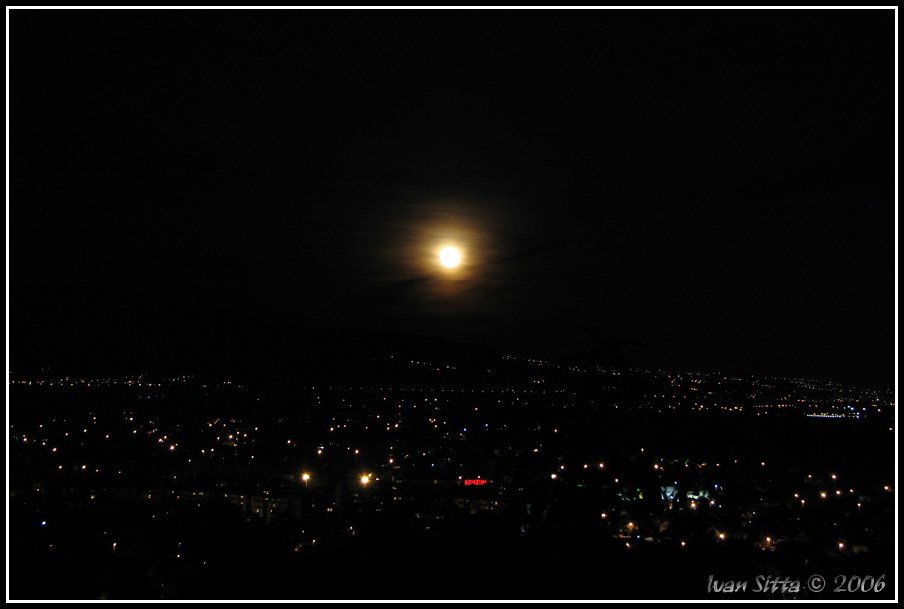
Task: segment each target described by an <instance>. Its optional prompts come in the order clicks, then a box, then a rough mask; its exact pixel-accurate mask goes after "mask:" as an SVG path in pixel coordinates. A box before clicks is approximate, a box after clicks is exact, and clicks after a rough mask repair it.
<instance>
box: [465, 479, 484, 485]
mask: <svg viewBox="0 0 904 609" xmlns="http://www.w3.org/2000/svg"><path fill="white" fill-rule="evenodd" d="M486 483H487V481H486V480H480V479H477V480H465V486H471V485H472V484H476V485H477V486H480V485H482V484H486Z"/></svg>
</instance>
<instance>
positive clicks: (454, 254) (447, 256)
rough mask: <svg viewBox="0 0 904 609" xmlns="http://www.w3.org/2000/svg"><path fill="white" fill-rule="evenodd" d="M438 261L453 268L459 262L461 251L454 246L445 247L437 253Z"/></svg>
mask: <svg viewBox="0 0 904 609" xmlns="http://www.w3.org/2000/svg"><path fill="white" fill-rule="evenodd" d="M439 261H440V262H441V263H442V265H443V266H444V267H446V268H450V269H451V268H454V267H456V266H458V265H459V264H460V263H461V252H459V251H458V250H457V249H455V248H454V247H447V248H445V249H444V250H443V251H441V252H440V253H439Z"/></svg>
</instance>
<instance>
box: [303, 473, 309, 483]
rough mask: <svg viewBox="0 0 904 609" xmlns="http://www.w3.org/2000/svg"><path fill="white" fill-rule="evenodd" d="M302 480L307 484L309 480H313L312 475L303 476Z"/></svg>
mask: <svg viewBox="0 0 904 609" xmlns="http://www.w3.org/2000/svg"><path fill="white" fill-rule="evenodd" d="M301 479H302V480H304V481H305V482H307V481H308V480H310V479H311V475H310V474H302V475H301Z"/></svg>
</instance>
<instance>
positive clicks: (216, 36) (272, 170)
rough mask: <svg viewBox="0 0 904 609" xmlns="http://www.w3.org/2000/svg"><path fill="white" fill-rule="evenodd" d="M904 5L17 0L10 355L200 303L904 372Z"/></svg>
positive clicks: (693, 364) (144, 329)
mask: <svg viewBox="0 0 904 609" xmlns="http://www.w3.org/2000/svg"><path fill="white" fill-rule="evenodd" d="M894 19H895V14H894V11H891V10H882V11H879V10H875V11H843V10H834V11H816V10H809V11H791V10H786V11H742V10H737V11H691V10H687V11H624V12H623V11H588V10H582V11H546V10H539V11H527V10H514V11H472V10H460V11H392V10H386V11H363V10H344V11H320V10H316V11H315V10H310V11H227V10H221V11H152V10H133V11H15V12H14V14H13V15H12V16H11V18H10V22H11V27H10V36H11V39H10V48H11V50H12V51H11V61H10V110H11V112H10V117H11V119H10V142H11V146H10V151H11V163H10V168H11V172H10V176H11V179H10V191H9V192H10V197H9V201H8V209H9V226H8V228H9V258H8V264H9V292H8V297H9V307H10V313H9V341H10V348H9V353H10V364H9V365H10V369H11V370H14V371H15V370H16V367H17V366H18V365H28V366H32V365H39V364H40V363H41V362H43V361H45V360H46V361H50V360H53V361H54V362H55V363H56V362H57V361H58V360H59V359H60V354H61V353H65V354H68V356H69V357H72V358H78V359H79V360H80V361H81V362H82V363H84V359H85V358H86V357H87V358H89V359H90V357H91V356H92V354H96V353H99V352H101V351H103V350H104V349H105V348H106V346H107V345H112V344H115V345H117V348H118V349H120V350H124V351H123V352H124V353H125V355H124V357H125V358H126V359H128V352H129V348H130V346H133V347H134V346H135V345H139V344H145V343H154V341H162V340H164V338H162V337H165V336H166V330H165V329H167V328H168V329H169V330H170V331H179V332H181V331H183V329H184V328H185V327H187V326H186V323H187V322H185V320H191V321H190V322H189V325H191V326H192V327H195V326H203V325H204V323H207V322H208V321H209V322H210V323H214V322H212V321H210V320H216V322H215V323H216V324H220V326H219V327H220V328H222V326H223V324H224V323H225V324H226V326H229V324H233V325H234V326H236V327H238V326H243V327H246V328H253V327H256V326H257V325H269V326H268V327H270V326H279V327H291V328H299V329H305V328H313V327H321V328H323V327H327V328H333V327H337V328H366V329H372V330H380V331H384V330H395V331H401V332H405V333H410V334H413V335H419V336H431V337H434V336H435V337H440V338H443V339H447V340H453V341H458V342H465V343H474V344H477V345H484V346H487V347H491V348H494V349H500V350H505V351H511V352H516V353H520V354H524V355H537V356H541V357H557V356H560V355H562V354H567V353H570V352H572V351H580V350H587V349H592V348H593V347H594V339H593V338H592V337H591V336H590V335H589V333H588V332H586V331H585V330H583V329H582V327H581V326H583V327H586V328H588V329H590V330H592V331H593V332H594V333H596V334H598V335H599V336H600V337H602V338H603V340H605V341H631V345H630V347H629V348H627V349H626V353H627V355H628V363H629V364H632V365H637V366H649V367H652V366H656V367H663V368H666V369H672V370H702V371H716V370H719V371H733V372H739V373H748V372H749V373H765V374H775V375H782V376H797V377H808V378H819V379H828V380H839V381H847V382H853V383H859V384H866V385H874V386H879V387H887V386H891V385H892V383H893V382H894V374H895V373H894V359H893V349H894V327H895V325H894V320H895V287H894V286H895V279H894V277H895V275H894V274H895V209H896V207H895V205H896V199H895V190H894V184H895V182H894V176H895V173H894V172H895V170H894V158H895V139H894V138H895V130H894V124H895V122H894V121H895V114H894V112H895V97H894V93H895V91H894V84H895V81H894V65H895V64H894V58H895V55H894V53H895V47H894V43H895V22H894ZM445 245H455V246H456V247H459V249H461V251H462V254H463V256H464V259H463V264H462V266H461V267H459V268H457V269H455V270H454V271H452V272H449V271H447V270H446V269H443V268H442V267H441V266H440V265H439V264H438V259H437V253H438V251H439V249H440V248H441V247H444V246H445ZM205 320H207V321H205ZM224 320H225V321H224ZM161 328H164V330H161ZM173 329H176V330H173ZM223 331H224V332H227V333H228V332H231V331H234V328H233V329H230V328H229V327H226V328H225V329H224V330H223ZM124 337H126V338H124ZM260 348H261V349H262V350H266V348H267V345H266V342H264V343H263V344H261V345H260ZM136 349H137V347H136Z"/></svg>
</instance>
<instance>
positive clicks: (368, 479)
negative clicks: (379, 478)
mask: <svg viewBox="0 0 904 609" xmlns="http://www.w3.org/2000/svg"><path fill="white" fill-rule="evenodd" d="M368 482H370V478H369V477H367V476H361V484H367V483H368Z"/></svg>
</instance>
